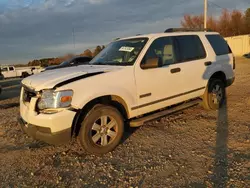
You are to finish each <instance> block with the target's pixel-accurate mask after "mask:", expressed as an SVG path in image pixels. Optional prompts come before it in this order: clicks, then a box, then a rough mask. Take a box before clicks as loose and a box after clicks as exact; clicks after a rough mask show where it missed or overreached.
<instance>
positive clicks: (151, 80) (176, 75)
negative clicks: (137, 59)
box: [132, 37, 182, 114]
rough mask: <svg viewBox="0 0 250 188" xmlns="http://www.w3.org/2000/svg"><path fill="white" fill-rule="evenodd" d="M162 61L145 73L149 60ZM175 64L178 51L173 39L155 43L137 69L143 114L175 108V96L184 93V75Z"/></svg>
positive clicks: (159, 40)
mask: <svg viewBox="0 0 250 188" xmlns="http://www.w3.org/2000/svg"><path fill="white" fill-rule="evenodd" d="M155 58H158V60H159V61H158V67H155V68H147V69H143V68H142V67H145V66H142V65H143V64H145V63H147V62H148V61H147V60H149V59H155ZM174 62H175V50H174V46H173V38H172V37H160V38H157V39H155V40H154V41H153V42H152V44H151V46H150V47H149V49H148V50H147V52H146V54H145V56H144V58H143V59H142V62H141V64H140V66H136V68H135V78H136V87H137V106H135V107H133V108H132V110H138V113H139V114H145V113H148V112H152V111H155V110H158V109H161V108H164V107H166V106H169V105H172V104H175V103H176V102H177V101H178V98H175V97H173V96H176V95H178V94H179V93H180V92H181V88H180V87H178V85H179V84H180V82H181V78H182V76H181V72H180V71H179V68H178V65H176V64H174Z"/></svg>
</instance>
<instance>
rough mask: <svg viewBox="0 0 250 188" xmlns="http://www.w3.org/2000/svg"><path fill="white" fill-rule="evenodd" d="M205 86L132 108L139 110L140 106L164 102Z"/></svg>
mask: <svg viewBox="0 0 250 188" xmlns="http://www.w3.org/2000/svg"><path fill="white" fill-rule="evenodd" d="M205 88H206V87H201V88H197V89H194V90H191V91H187V92H185V93H180V94H178V95H173V96H171V97H166V98H164V99H159V100H157V101H153V102H150V103H146V104H142V105H139V106H135V107H132V108H131V110H137V109H139V108H143V107H146V106H150V105H153V104H156V103H159V102H163V101H166V100H170V99H173V98H176V97H180V96H182V95H187V94H190V93H193V92H196V91H199V90H202V89H205Z"/></svg>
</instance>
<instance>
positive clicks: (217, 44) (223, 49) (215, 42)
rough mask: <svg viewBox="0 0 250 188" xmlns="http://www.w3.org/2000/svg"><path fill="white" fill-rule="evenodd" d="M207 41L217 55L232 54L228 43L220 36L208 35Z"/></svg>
mask: <svg viewBox="0 0 250 188" xmlns="http://www.w3.org/2000/svg"><path fill="white" fill-rule="evenodd" d="M206 37H207V40H208V41H209V43H210V44H211V46H212V47H213V49H214V52H215V53H216V55H218V56H219V55H225V54H230V53H232V51H231V49H230V47H229V46H228V44H227V42H226V41H225V40H224V39H223V38H222V37H221V36H220V35H206Z"/></svg>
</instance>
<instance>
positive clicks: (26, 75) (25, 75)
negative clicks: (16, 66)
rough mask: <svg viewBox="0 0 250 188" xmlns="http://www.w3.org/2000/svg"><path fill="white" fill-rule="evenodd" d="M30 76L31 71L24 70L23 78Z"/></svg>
mask: <svg viewBox="0 0 250 188" xmlns="http://www.w3.org/2000/svg"><path fill="white" fill-rule="evenodd" d="M28 76H29V73H27V72H23V73H22V76H21V78H26V77H28Z"/></svg>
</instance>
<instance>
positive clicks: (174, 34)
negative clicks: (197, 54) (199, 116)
mask: <svg viewBox="0 0 250 188" xmlns="http://www.w3.org/2000/svg"><path fill="white" fill-rule="evenodd" d="M204 34H208V35H211V34H217V35H219V33H217V32H204V31H199V32H194V31H191V32H170V33H168V32H166V33H152V34H143V35H136V36H131V37H125V38H120V39H119V40H124V39H134V38H149V39H151V38H156V37H165V36H178V35H204Z"/></svg>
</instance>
